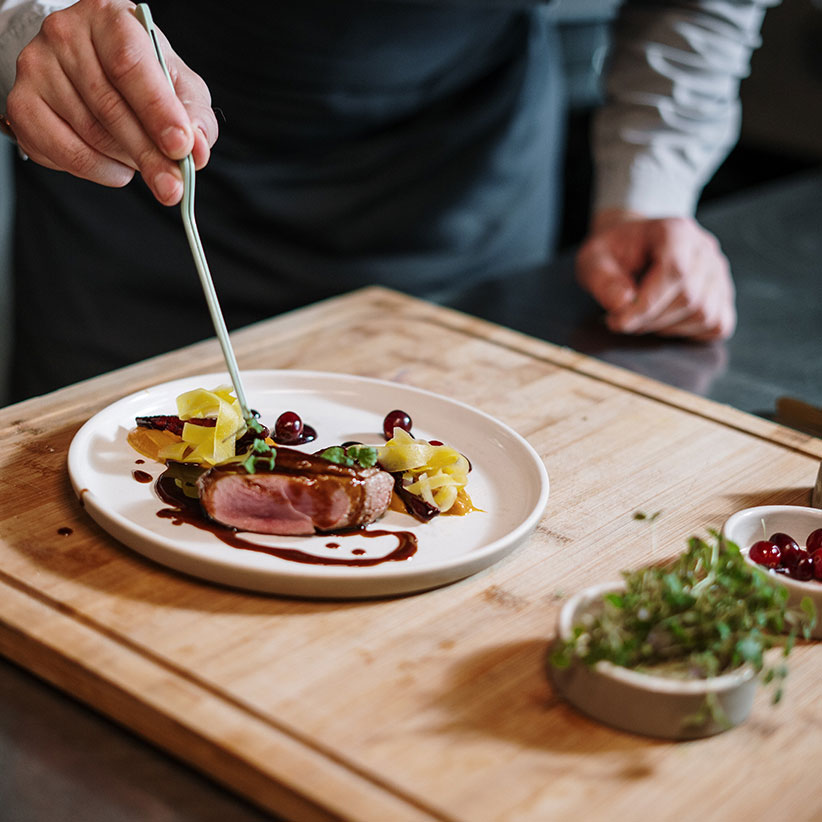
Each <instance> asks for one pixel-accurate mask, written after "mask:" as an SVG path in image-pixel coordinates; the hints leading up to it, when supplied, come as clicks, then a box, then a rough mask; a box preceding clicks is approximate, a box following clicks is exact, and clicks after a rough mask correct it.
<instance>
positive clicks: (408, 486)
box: [377, 412, 478, 521]
mask: <svg viewBox="0 0 822 822" xmlns="http://www.w3.org/2000/svg"><path fill="white" fill-rule="evenodd" d="M394 413H396V412H394ZM377 460H378V463H379V465H380V467H381V468H383V469H384V470H385V471H388V472H389V473H391V474H392V475H393V476H394V480H395V490H396V491H397V495H398V496H399V497H400V499H401V501H402V503H403V504H404V506H405V508H406V510H407V511H408V513H410V514H412V515H413V516H415V517H417V519H421V520H423V521H427V520H430V519H431V518H433V517H435V516H437V515H438V514H460V515H461V514H467V513H468V512H470V511H476V510H478V509H476V508H475V507H474V505H473V503H472V502H471V498H470V497H469V496H468V493H467V491H466V490H465V486H466V485H467V484H468V474H469V472H470V471H471V463H470V462H469V461H468V459H467V458H466V457H465V456H463V455H462V454H460V452H459V451H457V450H456V449H455V448H452V447H451V446H449V445H444V444H443V443H441V442H438V441H433V442H432V441H429V440H424V439H416V438H415V437H413V436H412V435H411V434H410V433H408V432H407V431H406V430H405V429H403V428H400V427H396V428H394V431H393V436H392V437H391V439H389V440H388V442H386V444H385V445H383V446H381V447H380V448H378V449H377Z"/></svg>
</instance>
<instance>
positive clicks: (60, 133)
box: [7, 0, 217, 205]
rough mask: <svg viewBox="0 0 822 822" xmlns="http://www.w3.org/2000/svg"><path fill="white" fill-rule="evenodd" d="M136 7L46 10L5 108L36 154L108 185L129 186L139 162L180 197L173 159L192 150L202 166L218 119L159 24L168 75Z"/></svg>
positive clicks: (113, 4) (161, 191)
mask: <svg viewBox="0 0 822 822" xmlns="http://www.w3.org/2000/svg"><path fill="white" fill-rule="evenodd" d="M133 9H134V4H133V3H131V2H129V0H80V2H77V3H75V4H74V5H72V6H70V7H69V8H67V9H65V10H64V11H62V12H55V13H54V14H51V15H49V16H48V17H47V18H46V20H45V21H44V23H43V26H42V28H41V31H40V33H39V34H38V35H37V36H36V37H35V38H34V40H32V42H31V43H30V44H29V45H28V46H27V47H26V49H24V50H23V52H22V53H21V55H20V58H19V60H18V72H17V80H16V82H15V86H14V88H13V90H12V92H11V94H10V95H9V99H8V104H7V113H8V115H9V119H10V120H11V121H12V122H14V123H15V128H16V131H17V132H18V140H19V142H20V145H21V148H23V150H24V151H26V153H27V154H29V156H30V157H32V158H33V159H35V160H36V161H37V162H40V163H42V164H43V165H47V166H49V167H50V168H58V169H62V170H64V171H69V172H70V173H72V174H75V175H76V176H80V177H83V178H85V179H89V180H93V181H95V182H99V183H102V184H104V185H123V184H125V182H127V179H130V177H131V176H132V173H131V171H130V170H129V169H137V170H139V172H140V174H141V175H142V176H143V178H144V180H145V182H146V183H147V185H148V186H149V188H150V189H151V190H152V192H153V194H154V196H155V197H156V198H157V199H158V200H159V201H160V202H162V203H165V204H167V205H171V204H174V203H176V202H178V201H179V200H180V197H181V196H182V175H181V173H180V170H179V167H178V163H177V161H178V160H179V159H181V158H182V157H184V156H186V155H187V154H188V153H189V152H191V153H193V155H194V160H195V165H196V166H197V167H198V168H202V167H203V166H204V165H205V164H206V163H207V162H208V159H209V154H210V147H211V146H212V145H213V143H214V141H215V140H216V139H217V123H216V119H215V118H214V113H213V111H212V110H211V100H210V95H209V92H208V88H207V87H206V85H205V83H204V82H203V81H202V79H201V78H199V77H198V76H197V75H196V74H195V73H194V72H192V71H191V70H190V69H189V68H188V67H187V66H186V65H185V64H184V63H183V62H182V61H181V60H180V59H179V57H177V55H176V54H175V53H174V52H173V51H172V50H171V49H170V47H169V46H168V43H167V41H166V40H165V38H164V37H162V34H161V33H159V32H158V35H159V37H160V40H161V47H162V48H163V49H164V54H165V55H166V59H167V63H168V67H169V73H170V74H171V77H172V80H173V81H174V83H175V87H174V88H172V86H171V85H170V84H169V83H168V80H167V78H166V76H165V74H164V73H163V71H162V67H161V65H160V63H159V61H158V60H157V57H156V54H155V52H154V47H153V45H152V42H151V39H150V38H149V37H148V35H147V34H146V32H145V30H144V29H143V27H142V25H141V24H140V23H139V21H138V20H137V19H136V18H135V16H134V14H133ZM57 121H59V123H58V122H57Z"/></svg>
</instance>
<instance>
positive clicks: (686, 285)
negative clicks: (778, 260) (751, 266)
mask: <svg viewBox="0 0 822 822" xmlns="http://www.w3.org/2000/svg"><path fill="white" fill-rule="evenodd" d="M591 247H592V248H594V249H595V250H596V251H597V253H596V254H594V255H592V256H591V257H590V258H589V259H586V257H585V255H582V254H581V255H580V256H581V257H582V260H581V264H580V266H579V279H580V282H581V283H582V284H583V286H585V287H587V288H588V290H589V291H591V293H592V294H593V295H594V297H596V298H597V299H598V300H599V301H600V303H601V304H602V305H603V307H604V308H605V309H606V311H607V312H608V313H607V316H606V322H607V324H608V326H609V328H611V330H613V331H616V332H620V333H626V334H647V333H657V334H660V335H664V336H682V337H690V338H693V339H700V340H712V339H723V338H726V337H729V336H730V335H731V334H732V333H733V331H734V328H735V325H736V311H735V308H734V289H733V281H732V279H731V275H730V269H729V266H728V262H727V260H726V258H725V257H724V255H723V254H722V252H721V250H720V249H719V245H718V243H717V242H716V239H715V238H714V237H713V236H712V235H710V234H709V233H708V232H706V231H705V230H704V229H702V228H701V227H700V226H699V225H698V224H697V223H696V222H695V221H693V220H688V219H681V218H677V219H665V220H632V221H630V222H629V223H624V224H622V225H612V226H611V227H609V228H607V229H606V230H604V231H602V232H599V235H598V238H597V242H596V243H592V244H589V248H591ZM641 260H644V261H645V262H644V264H638V263H639V261H641ZM620 277H621V278H623V279H624V278H627V279H629V280H630V281H631V282H633V283H635V291H634V296H633V299H632V300H630V301H628V302H625V301H623V302H622V303H621V304H619V302H618V301H610V302H609V299H608V294H607V290H608V288H609V287H610V284H611V283H613V282H619V278H620Z"/></svg>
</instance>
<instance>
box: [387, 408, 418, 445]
mask: <svg viewBox="0 0 822 822" xmlns="http://www.w3.org/2000/svg"><path fill="white" fill-rule="evenodd" d="M412 426H413V422H412V420H411V417H410V416H409V415H408V414H407V413H406V412H405V411H403V410H402V409H400V408H395V409H394V410H393V411H389V412H388V413H387V414H386V415H385V418H384V419H383V421H382V435H383V437H385V439H387V440H390V439H391V437H393V436H394V429H395V428H402V430H403V431H406V432H407V433H409V434H410V433H411V427H412Z"/></svg>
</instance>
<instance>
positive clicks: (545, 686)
mask: <svg viewBox="0 0 822 822" xmlns="http://www.w3.org/2000/svg"><path fill="white" fill-rule="evenodd" d="M565 5H566V6H567V5H568V4H565ZM784 7H785V8H788V7H790V8H789V9H788V10H789V11H791V10H795V9H797V8H800V7H801V10H802V11H803V12H804V14H805V16H806V19H813V20H816V19H818V13H819V12H818V9H817V8H816V7H815V6H814V4H813V3H812V2H805V0H790V1H789V0H786V2H785V4H784ZM771 17H772V18H773V21H774V22H773V23H771V21H770V18H769V25H770V33H769V30H766V36H767V41H768V42H773V43H774V44H776V45H777V46H779V45H780V44H781V46H780V48H782V47H784V45H785V44H786V43H788V44H789V43H794V42H798V41H797V40H796V36H797V32H796V30H795V29H792V28H791V27H790V19H791V18H790V17H789V15H787V14H785V13H783V12H782V10H781V9H780V10H779V11H775V12H774V13H773V14H772V15H771ZM794 19H796V18H794ZM786 21H788V22H787V23H786ZM814 31H815V30H814V29H813V27H811V26H809V25H806V26H803V28H802V34H803V36H804V35H806V34H807V35H808V36H810V35H812V34H813V33H814ZM571 35H572V36H580V37H593V38H594V40H595V42H594V43H593V46H592V47H591V48H592V49H594V48H595V49H596V50H597V53H599V49H600V48H601V42H600V37H601V31H600V29H598V28H597V29H580V30H579V31H578V32H571ZM803 42H804V41H803ZM806 52H807V53H806ZM761 54H762V56H761V57H760V56H759V55H757V58H756V59H757V60H759V61H761V64H762V66H763V68H762V69H761V70H760V71H759V72H758V73H757V72H756V71H755V74H754V78H753V82H752V83H751V84H750V86H746V88H749V89H750V90H749V91H747V92H746V95H743V96H747V99H746V110H750V111H751V116H750V119H749V120H748V121H746V123H748V124H747V125H746V129H743V136H745V137H747V141H745V144H744V146H743V148H748V149H750V147H751V146H753V147H754V148H755V149H762V150H763V151H764V153H763V154H762V155H761V156H765V157H768V158H771V159H773V158H776V157H778V156H779V154H780V151H782V147H784V146H788V147H789V148H790V151H789V152H786V153H787V154H789V155H790V156H792V157H794V158H799V159H796V161H795V162H793V163H791V162H787V163H786V168H785V169H784V173H777V172H776V171H774V172H773V173H764V171H763V169H762V168H759V169H756V168H754V167H752V166H750V165H745V164H742V165H741V166H738V167H736V169H735V173H736V174H737V175H741V177H742V179H743V181H744V185H736V184H734V185H730V186H729V187H728V190H727V191H726V192H723V193H721V195H720V196H712V197H710V198H707V199H706V200H705V201H704V202H703V205H702V207H701V209H700V213H699V219H700V221H701V222H702V224H703V225H704V226H705V227H706V228H707V229H709V230H710V231H712V232H713V233H714V234H715V235H716V236H717V237H718V239H719V240H720V243H721V246H722V249H723V251H724V252H725V254H726V255H727V256H728V258H729V260H730V262H731V266H732V270H733V274H734V279H735V284H736V288H737V309H738V326H737V331H736V333H735V335H734V336H733V338H732V339H730V340H728V341H724V342H717V343H711V344H702V343H693V342H683V341H679V340H665V339H662V338H658V337H636V338H632V337H624V336H619V335H614V334H611V333H610V332H609V331H608V330H607V329H606V328H605V326H604V323H603V321H602V316H601V312H600V311H599V310H598V308H597V306H596V305H595V304H594V302H593V301H592V300H591V299H590V298H589V297H587V295H585V294H584V293H583V292H582V291H581V290H580V289H579V287H578V286H577V285H576V283H575V282H574V273H573V253H574V247H573V244H570V245H568V246H567V247H566V248H565V249H564V250H563V251H562V252H561V253H560V255H559V256H558V257H557V258H556V259H555V260H554V261H553V262H552V263H551V264H550V265H548V266H546V267H544V268H540V269H538V270H532V271H525V272H522V273H520V274H518V275H516V276H514V277H512V278H507V279H506V280H505V281H504V282H503V281H494V280H491V281H488V282H486V283H484V284H481V285H477V286H473V287H471V288H467V289H465V288H461V287H455V288H454V289H453V290H451V291H449V292H447V293H440V294H437V295H434V299H433V300H432V301H431V302H422V301H419V300H416V299H414V298H413V297H411V296H407V295H402V294H398V293H396V292H392V291H387V290H384V289H379V288H375V289H365V290H363V291H360V292H355V293H353V294H349V295H344V296H342V297H340V298H337V299H335V300H332V301H329V302H326V303H320V304H317V305H315V306H309V307H307V308H305V309H302V310H299V311H297V312H293V313H291V314H287V315H284V316H282V317H278V318H274V319H272V320H270V321H267V322H265V323H262V324H259V325H257V326H253V327H251V328H248V329H244V330H241V331H238V332H237V333H236V334H234V333H232V338H233V339H234V340H235V342H234V344H235V347H236V352H237V356H238V359H239V362H240V366H241V368H242V369H243V370H246V369H248V370H251V369H287V370H298V369H312V370H320V371H330V372H339V373H346V374H353V375H359V376H362V377H366V378H377V379H380V380H387V381H390V382H393V383H395V384H397V386H398V387H401V388H405V387H409V388H414V387H417V388H422V389H426V390H429V391H433V392H436V393H438V394H444V395H447V396H448V397H449V398H451V399H454V400H457V401H460V402H464V403H466V404H468V405H469V406H471V407H474V408H477V409H479V410H481V411H483V412H485V413H487V414H490V415H491V416H492V417H493V418H498V419H500V420H503V421H504V422H505V423H506V424H507V425H509V426H511V427H512V428H513V429H514V431H516V432H517V433H519V434H520V435H522V436H523V437H524V438H525V439H526V440H527V442H528V443H530V445H531V446H532V447H533V448H534V449H535V451H536V453H537V454H538V455H539V458H540V459H541V460H542V461H543V462H544V465H545V467H546V470H547V472H548V476H549V478H550V496H549V498H548V503H547V507H546V509H545V512H544V514H543V515H542V517H541V519H540V521H539V524H538V525H537V527H536V530H535V531H534V532H533V533H532V534H531V535H530V536H528V538H527V539H525V540H524V541H523V542H522V543H521V544H518V545H517V546H516V547H514V548H513V550H512V551H511V552H510V553H507V554H505V555H504V556H502V557H501V558H500V559H499V560H498V561H496V562H494V563H493V564H491V565H490V566H489V567H486V568H482V569H480V570H478V571H477V572H476V573H472V574H470V575H468V576H467V577H465V578H464V579H460V580H457V581H454V582H450V583H449V584H447V585H444V586H442V587H436V588H433V589H432V590H427V591H421V592H413V593H409V594H407V595H403V596H397V597H392V596H379V597H375V598H373V599H359V600H343V599H339V600H333V599H332V600H328V599H311V598H298V597H293V596H287V595H286V596H280V595H270V594H261V593H256V592H250V591H246V590H242V589H235V588H230V587H226V586H222V585H219V584H215V583H212V582H209V581H206V580H203V579H200V578H196V577H192V576H187V575H185V574H182V573H180V572H178V571H176V570H173V569H171V568H168V567H166V566H164V565H163V564H161V563H157V562H154V561H152V560H151V559H148V558H146V557H144V556H142V555H140V554H139V553H138V552H136V551H134V550H132V549H131V548H129V547H126V546H125V545H124V544H122V543H121V542H120V541H118V540H117V539H115V538H114V537H113V536H111V535H110V533H108V532H107V531H106V530H104V529H103V528H101V527H100V526H99V525H98V524H96V523H95V522H94V521H93V520H92V518H91V517H90V516H89V512H88V511H86V510H84V508H83V504H82V502H83V501H82V493H81V495H80V499H78V497H77V495H76V494H75V493H74V491H73V489H72V487H71V485H70V482H69V478H68V476H67V471H66V456H67V452H68V448H69V445H70V443H71V441H72V438H73V437H74V435H75V434H76V432H77V431H78V430H79V429H80V427H81V425H82V424H83V423H84V422H85V421H86V420H87V419H88V418H89V417H91V416H92V415H94V414H96V413H97V412H99V411H100V410H101V409H103V408H105V407H107V406H108V405H110V404H111V403H113V402H115V401H117V400H118V399H120V398H121V397H123V396H125V395H127V394H130V393H132V392H133V391H136V390H138V389H140V388H143V387H148V386H152V385H155V384H156V383H159V382H163V381H165V380H167V379H173V378H177V377H185V376H188V375H191V374H197V373H205V372H215V371H221V370H222V369H223V367H224V366H223V364H222V358H221V354H220V350H219V348H218V346H217V344H216V342H215V341H213V340H210V341H206V342H203V343H199V344H197V345H195V346H192V347H190V348H188V349H183V350H180V351H174V352H169V353H168V354H166V355H164V356H162V357H159V358H155V359H153V360H149V361H146V362H143V363H138V364H136V365H133V366H131V367H129V368H126V369H122V370H120V371H117V372H113V373H111V374H107V375H103V376H101V377H98V378H95V379H93V380H90V381H88V382H86V383H81V384H78V385H74V386H68V387H67V388H65V389H62V390H60V391H58V392H55V393H54V394H49V395H46V396H44V397H38V398H34V399H31V400H28V401H26V402H23V403H20V404H18V405H14V406H9V407H6V408H0V442H2V444H3V448H2V450H0V453H2V455H3V457H2V459H0V522H1V523H2V531H0V533H1V534H2V537H0V822H7V821H8V822H46V820H47V821H48V822H62V820H66V822H68V820H72V821H73V820H77V819H82V820H83V821H84V822H110V821H111V822H211V820H214V822H217V820H221V821H222V820H232V822H262V820H277V821H279V820H287V821H288V822H314V820H325V821H326V822H327V821H328V820H356V822H383V820H389V819H390V820H406V819H407V820H416V821H417V822H420V821H421V820H427V822H433V820H437V822H543V820H546V819H572V818H580V819H591V820H599V819H602V820H605V819H626V818H654V819H659V820H675V819H676V820H681V819H697V818H704V819H728V818H730V814H731V809H732V811H733V815H734V816H739V818H746V817H747V818H751V819H759V818H763V817H764V814H763V809H772V808H774V807H778V808H781V809H782V812H783V813H784V816H785V817H786V818H787V817H790V818H792V819H797V820H801V819H807V820H811V819H818V818H820V817H822V798H821V797H820V793H819V791H818V788H817V787H816V783H815V781H814V780H812V779H807V780H797V779H796V778H795V772H794V770H793V769H791V768H786V767H785V762H786V761H801V760H807V761H812V760H813V758H814V757H815V756H816V755H817V751H818V728H819V725H820V723H822V709H820V708H819V706H820V705H822V686H820V677H819V673H818V672H819V670H820V660H821V659H822V648H820V647H818V646H819V643H818V642H816V643H813V642H800V643H799V647H798V648H797V649H796V650H795V651H794V653H793V654H792V655H791V658H790V661H789V668H790V674H789V676H788V679H787V684H786V690H785V696H784V699H783V702H782V704H780V705H778V706H775V707H774V706H772V705H771V704H770V701H769V700H770V697H769V695H768V694H767V693H766V692H765V690H764V689H759V692H758V693H757V695H756V698H755V701H754V706H753V709H752V713H751V716H750V718H749V719H748V720H747V721H745V722H744V723H743V724H742V725H741V726H740V727H738V728H735V729H732V730H729V731H727V732H725V733H720V734H718V735H716V736H713V737H710V738H707V739H697V740H691V741H686V742H671V741H666V740H658V739H650V738H647V737H642V736H639V735H636V734H631V733H627V732H625V731H620V730H615V729H612V728H609V727H606V726H604V725H601V724H599V723H597V722H594V721H592V720H590V719H588V718H586V717H585V716H583V715H582V714H581V713H579V712H578V711H576V710H575V709H573V708H572V707H570V706H569V705H568V704H567V703H566V702H564V701H563V700H562V699H561V698H560V697H559V695H558V693H557V692H556V690H555V688H554V686H553V685H552V682H551V679H550V677H549V675H548V670H547V664H546V660H547V657H548V654H549V649H550V647H551V642H552V640H553V639H554V637H555V635H556V622H557V618H558V615H559V611H560V608H561V606H562V605H563V603H565V602H567V600H568V598H569V597H570V596H571V595H572V594H574V593H576V592H577V591H580V590H582V589H583V588H585V587H586V586H589V585H594V584H597V583H600V582H604V581H609V580H613V579H616V578H618V577H619V574H620V571H621V570H623V569H627V568H635V567H637V565H639V564H641V563H646V562H649V561H661V560H664V559H668V558H670V557H672V556H674V555H676V554H677V553H679V552H680V551H682V550H683V549H684V547H685V542H686V540H687V538H688V537H689V536H691V535H692V534H695V533H699V534H704V533H705V532H706V530H707V529H711V528H719V527H721V525H722V524H723V522H724V521H725V520H726V519H727V518H728V517H729V516H730V515H732V514H733V513H734V512H735V511H738V510H740V509H743V508H747V507H750V506H757V505H769V504H780V505H793V506H807V505H809V504H810V499H811V494H810V491H811V487H812V486H813V484H814V481H815V479H816V476H817V469H818V467H819V465H820V460H822V439H820V437H822V357H820V345H819V338H820V321H819V318H820V315H821V314H820V312H822V288H820V273H821V272H822V264H821V263H820V260H822V220H820V215H822V166H820V165H819V163H820V162H822V159H820V157H822V152H820V149H819V140H818V129H816V128H815V126H813V124H812V117H811V118H810V119H809V118H802V120H801V122H793V121H792V120H791V119H790V117H789V112H794V113H795V111H796V110H797V108H799V109H803V108H805V109H807V110H808V111H810V110H811V109H810V108H809V106H811V104H812V102H813V101H815V100H817V99H818V98H817V96H816V95H817V94H818V91H819V87H818V80H817V77H818V76H817V75H816V74H812V73H810V72H811V71H813V72H816V71H818V52H814V53H813V54H811V52H809V51H808V50H807V49H800V48H796V49H794V50H793V53H791V54H789V55H788V57H787V58H786V59H783V57H782V55H778V57H779V59H778V60H777V59H775V58H774V49H771V50H770V51H768V50H766V49H763V51H762V53H761ZM808 55H810V57H809V56H808ZM757 65H758V64H755V69H756V66H757ZM809 67H810V68H809ZM583 68H584V69H585V68H586V67H583ZM789 69H790V70H791V71H792V72H794V76H795V74H796V73H799V74H801V73H802V72H806V73H808V75H807V77H805V78H804V81H803V82H802V83H801V84H797V85H796V87H795V95H796V96H795V101H794V102H795V103H796V104H795V105H792V106H791V105H789V104H788V102H787V98H788V96H789V95H785V96H784V99H783V98H780V99H779V100H778V101H777V103H778V105H777V106H775V108H779V110H780V111H782V109H785V113H784V114H778V115H774V110H771V109H770V108H769V106H770V103H768V105H764V107H763V103H762V100H763V99H766V100H771V99H773V95H774V93H775V91H774V89H778V88H779V82H780V79H779V77H780V75H779V72H780V71H784V70H789ZM581 77H582V80H581V81H580V82H581V83H582V85H581V89H582V90H581V91H580V92H579V93H580V94H581V96H582V97H583V98H585V96H586V95H590V94H595V93H596V91H595V89H594V90H593V91H592V87H591V86H590V85H589V81H590V80H591V75H590V72H588V71H586V70H583V71H582V72H581ZM757 84H762V85H761V86H757ZM758 87H760V88H762V89H763V93H762V94H760V95H759V96H757V94H756V89H757V88H758ZM590 102H591V100H590V99H584V100H583V103H585V104H588V103H590ZM816 110H818V107H816ZM814 116H815V115H814ZM775 121H776V122H775ZM782 132H785V133H782ZM2 148H3V149H7V148H8V147H7V146H5V145H4V146H3V147H2ZM752 156H754V157H756V156H758V155H757V154H756V151H754V152H753V155H752ZM0 160H3V161H4V162H5V161H7V160H8V152H2V153H0ZM746 175H747V177H746ZM737 182H738V181H737ZM10 207H11V202H10V199H9V196H8V189H7V187H4V188H3V190H2V191H0V215H2V214H5V212H7V211H8V210H9V209H10ZM6 231H7V220H5V219H4V220H0V258H3V255H4V254H5V253H6V249H5V247H4V246H5V241H4V237H5V232H6ZM0 286H2V283H0ZM6 302H7V293H6V290H5V289H4V288H2V287H0V317H3V316H5V315H6V314H7V313H8V311H7V308H6ZM375 318H376V319H375ZM8 336H9V335H8V325H7V324H6V325H5V330H0V380H2V371H3V368H4V366H3V359H4V358H3V354H4V352H5V349H6V348H7V346H8V342H9V340H8ZM340 339H345V340H346V341H347V343H346V345H345V346H344V347H343V346H340V345H339V340H340ZM0 396H2V395H0ZM252 404H253V399H252ZM429 424H430V423H429ZM469 450H470V446H469ZM141 467H143V466H141ZM145 487H146V488H147V489H148V488H149V486H145ZM652 512H660V513H659V516H658V519H656V520H655V522H654V523H653V529H649V526H648V523H646V522H642V521H641V519H637V517H636V515H637V513H643V514H651V513H652ZM469 516H475V517H478V516H480V514H472V515H469ZM181 527H182V526H181ZM695 786H698V790H697V789H695Z"/></svg>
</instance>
